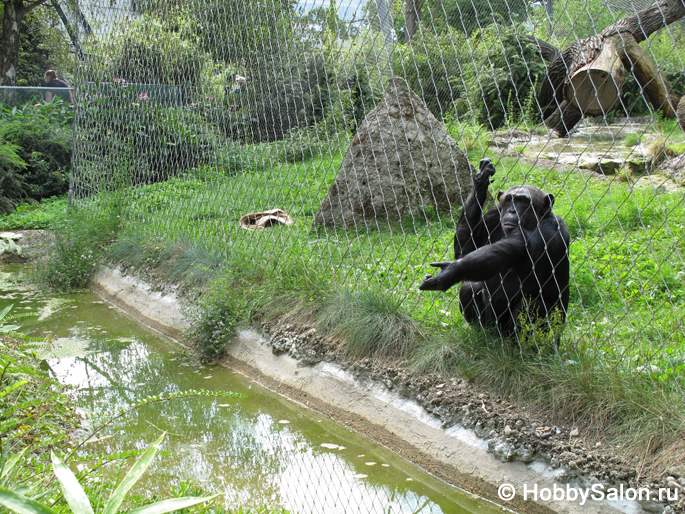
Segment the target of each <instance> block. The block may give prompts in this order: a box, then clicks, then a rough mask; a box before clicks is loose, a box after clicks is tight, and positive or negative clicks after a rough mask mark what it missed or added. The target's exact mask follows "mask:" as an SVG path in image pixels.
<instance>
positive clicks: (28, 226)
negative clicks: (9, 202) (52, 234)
mask: <svg viewBox="0 0 685 514" xmlns="http://www.w3.org/2000/svg"><path fill="white" fill-rule="evenodd" d="M66 208H67V197H66V195H65V196H56V197H54V198H47V199H45V200H43V201H42V202H40V203H25V204H21V205H19V206H18V207H17V212H16V213H15V214H11V215H10V214H5V215H2V216H0V230H37V229H49V228H51V227H52V222H53V221H54V219H55V218H56V217H57V216H59V215H60V214H62V213H64V211H65V210H66Z"/></svg>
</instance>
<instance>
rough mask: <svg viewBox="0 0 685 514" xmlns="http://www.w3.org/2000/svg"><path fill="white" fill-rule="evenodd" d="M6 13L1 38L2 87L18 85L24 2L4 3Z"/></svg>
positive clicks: (0, 64)
mask: <svg viewBox="0 0 685 514" xmlns="http://www.w3.org/2000/svg"><path fill="white" fill-rule="evenodd" d="M3 7H4V8H5V12H4V15H3V18H2V38H0V86H14V85H16V84H17V63H18V62H19V48H20V45H19V43H20V32H19V30H20V28H21V21H22V20H23V19H24V14H25V12H24V1H23V0H7V1H4V2H3Z"/></svg>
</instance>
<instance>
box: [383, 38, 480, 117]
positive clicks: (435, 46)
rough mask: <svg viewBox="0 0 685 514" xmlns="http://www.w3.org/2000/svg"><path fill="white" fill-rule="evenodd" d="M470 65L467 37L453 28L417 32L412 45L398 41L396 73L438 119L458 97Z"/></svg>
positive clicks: (395, 60)
mask: <svg viewBox="0 0 685 514" xmlns="http://www.w3.org/2000/svg"><path fill="white" fill-rule="evenodd" d="M469 67H470V68H471V70H473V65H472V58H471V49H470V46H469V43H468V40H467V39H466V36H465V35H464V34H463V33H461V32H458V31H456V30H452V29H448V31H447V32H445V33H442V34H435V33H430V32H425V33H424V32H419V33H417V34H416V36H415V38H414V41H413V42H412V44H411V45H398V47H397V50H396V51H395V57H394V64H393V68H394V72H395V75H399V76H401V77H404V78H405V79H406V80H407V82H408V83H409V86H410V87H411V88H412V90H413V91H414V92H415V93H416V94H417V95H419V96H420V97H421V98H423V101H424V102H426V105H427V106H428V109H430V111H431V112H432V113H433V114H434V115H435V116H436V117H437V118H438V119H442V118H444V116H445V115H446V114H447V113H448V112H450V110H451V109H452V104H453V102H454V101H455V100H456V99H457V98H459V96H460V94H461V91H462V90H463V88H461V87H460V82H461V79H462V77H463V76H465V75H466V73H467V71H466V68H469Z"/></svg>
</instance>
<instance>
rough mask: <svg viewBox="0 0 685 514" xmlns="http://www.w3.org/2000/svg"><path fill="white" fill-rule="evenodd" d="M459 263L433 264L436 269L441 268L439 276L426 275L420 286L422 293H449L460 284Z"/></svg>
mask: <svg viewBox="0 0 685 514" xmlns="http://www.w3.org/2000/svg"><path fill="white" fill-rule="evenodd" d="M458 263H459V261H447V262H431V266H433V267H434V268H440V273H438V274H437V275H433V276H431V275H426V276H425V277H423V281H422V282H421V284H420V285H419V289H420V290H421V291H447V290H448V289H449V288H450V287H452V286H453V285H454V284H456V283H457V282H459V272H458V268H459V265H458Z"/></svg>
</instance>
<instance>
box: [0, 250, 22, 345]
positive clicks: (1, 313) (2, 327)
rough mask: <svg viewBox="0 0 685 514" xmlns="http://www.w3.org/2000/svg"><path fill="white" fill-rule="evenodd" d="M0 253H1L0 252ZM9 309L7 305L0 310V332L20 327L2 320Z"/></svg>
mask: <svg viewBox="0 0 685 514" xmlns="http://www.w3.org/2000/svg"><path fill="white" fill-rule="evenodd" d="M0 255H2V254H0ZM11 310H12V305H9V306H7V307H5V308H4V309H2V310H1V311H0V334H6V333H7V332H14V331H15V330H19V329H20V328H21V326H20V325H5V323H4V321H3V320H4V319H5V318H6V317H7V314H8V313H9V312H10V311H11Z"/></svg>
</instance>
